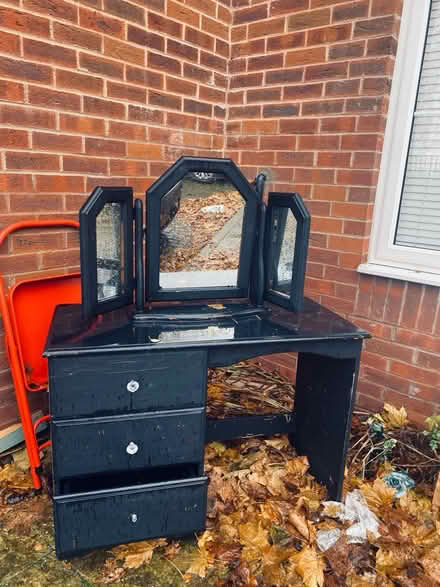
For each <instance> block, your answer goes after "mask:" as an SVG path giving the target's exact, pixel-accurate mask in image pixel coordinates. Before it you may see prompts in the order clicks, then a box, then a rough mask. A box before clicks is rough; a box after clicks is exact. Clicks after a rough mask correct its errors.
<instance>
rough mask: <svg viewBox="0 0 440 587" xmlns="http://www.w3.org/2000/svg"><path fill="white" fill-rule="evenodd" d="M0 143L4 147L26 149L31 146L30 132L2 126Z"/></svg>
mask: <svg viewBox="0 0 440 587" xmlns="http://www.w3.org/2000/svg"><path fill="white" fill-rule="evenodd" d="M0 144H1V145H2V147H3V148H7V147H15V148H16V149H26V148H27V147H28V146H29V135H28V132H27V131H25V130H15V129H13V128H0Z"/></svg>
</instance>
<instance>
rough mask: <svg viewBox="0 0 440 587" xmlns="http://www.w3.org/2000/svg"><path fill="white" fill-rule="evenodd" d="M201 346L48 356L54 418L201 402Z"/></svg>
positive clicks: (203, 379) (203, 357) (204, 367)
mask: <svg viewBox="0 0 440 587" xmlns="http://www.w3.org/2000/svg"><path fill="white" fill-rule="evenodd" d="M206 360H207V359H206V352H205V351H190V350H188V351H163V352H149V353H110V354H108V353H107V354H102V355H101V354H96V355H90V356H82V357H74V356H72V357H58V358H51V359H50V360H49V385H50V409H51V414H52V416H53V418H75V417H78V416H109V415H111V414H122V413H127V412H147V411H150V410H151V411H152V410H166V409H183V408H195V407H199V406H202V405H203V403H204V401H205V389H206V376H207V364H206Z"/></svg>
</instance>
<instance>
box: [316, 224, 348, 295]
mask: <svg viewBox="0 0 440 587" xmlns="http://www.w3.org/2000/svg"><path fill="white" fill-rule="evenodd" d="M311 230H312V232H322V233H323V234H326V235H327V234H332V233H333V234H340V233H341V232H342V220H336V219H335V218H320V217H319V216H313V217H312V224H311ZM326 293H330V292H326ZM335 293H336V291H334V293H333V294H330V295H335Z"/></svg>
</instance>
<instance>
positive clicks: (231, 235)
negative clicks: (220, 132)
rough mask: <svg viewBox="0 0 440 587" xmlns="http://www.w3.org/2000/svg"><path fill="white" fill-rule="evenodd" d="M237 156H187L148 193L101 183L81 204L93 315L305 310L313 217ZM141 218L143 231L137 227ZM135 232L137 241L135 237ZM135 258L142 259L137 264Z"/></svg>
mask: <svg viewBox="0 0 440 587" xmlns="http://www.w3.org/2000/svg"><path fill="white" fill-rule="evenodd" d="M259 179H260V180H261V181H257V182H254V183H253V184H250V183H249V182H248V181H247V179H246V178H245V176H244V175H243V174H242V173H241V171H240V170H239V169H238V167H237V166H236V165H235V164H234V163H233V161H232V160H230V159H214V158H205V157H201V158H198V157H181V158H180V159H179V160H178V161H177V162H176V163H175V164H174V165H173V166H172V167H170V168H169V169H168V170H167V171H166V172H165V173H164V174H163V175H162V176H161V177H160V178H159V179H158V180H157V181H156V182H155V183H154V184H153V185H152V186H151V187H150V188H149V189H148V190H147V192H146V225H145V226H144V219H143V203H142V201H141V200H136V201H135V207H134V208H133V193H132V189H131V188H128V187H99V188H96V189H95V190H94V192H93V193H92V194H91V196H90V197H89V199H88V200H87V201H86V203H85V204H84V205H83V207H82V208H81V210H80V247H81V279H82V299H83V302H82V306H83V313H84V315H85V316H87V317H90V316H93V315H96V314H99V313H103V312H106V311H109V310H113V309H116V308H118V307H122V306H126V305H129V304H132V303H133V294H134V291H136V307H137V311H138V313H139V312H147V310H146V309H145V308H144V305H145V304H146V305H147V307H148V308H150V310H149V311H151V304H152V303H153V302H158V301H179V300H207V301H208V303H209V300H225V299H228V298H245V299H247V300H249V303H250V304H254V305H257V306H258V305H262V301H263V299H266V300H268V301H271V302H273V303H275V304H279V305H281V306H284V307H286V308H288V309H291V310H293V311H297V312H298V311H301V308H302V301H303V292H304V274H305V266H306V259H307V247H308V238H309V228H310V217H309V214H308V212H307V210H306V208H305V206H304V203H303V201H302V199H301V197H300V196H299V195H298V194H280V193H270V194H269V198H268V205H267V206H266V205H265V204H264V201H263V191H264V178H263V176H259ZM133 223H134V224H135V230H133ZM133 238H134V241H133ZM134 261H135V262H134Z"/></svg>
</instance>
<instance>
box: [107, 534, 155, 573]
mask: <svg viewBox="0 0 440 587" xmlns="http://www.w3.org/2000/svg"><path fill="white" fill-rule="evenodd" d="M166 544H167V541H166V540H165V538H158V539H156V540H143V541H142V542H132V543H131V544H124V545H123V546H116V547H115V548H113V549H112V551H111V552H112V553H113V555H114V556H115V558H116V559H118V560H122V561H124V562H123V566H124V567H125V568H126V569H137V568H139V567H140V566H141V565H143V564H145V563H149V562H151V559H152V557H153V552H154V550H155V549H156V548H158V547H159V546H164V545H166Z"/></svg>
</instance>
